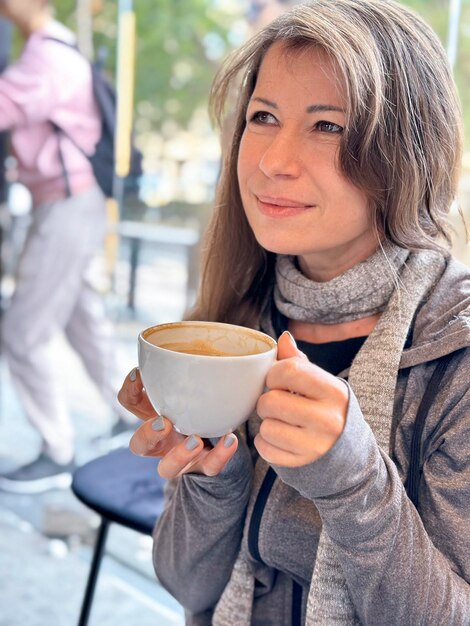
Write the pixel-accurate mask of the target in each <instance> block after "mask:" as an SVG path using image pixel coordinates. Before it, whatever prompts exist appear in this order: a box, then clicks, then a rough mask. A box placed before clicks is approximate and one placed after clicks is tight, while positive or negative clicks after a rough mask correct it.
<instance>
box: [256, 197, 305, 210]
mask: <svg viewBox="0 0 470 626" xmlns="http://www.w3.org/2000/svg"><path fill="white" fill-rule="evenodd" d="M256 197H257V199H258V200H259V202H261V203H262V204H266V205H271V206H273V207H279V208H286V209H310V208H311V207H312V206H313V205H312V204H306V203H305V202H298V201H297V200H292V199H291V198H282V197H272V196H256Z"/></svg>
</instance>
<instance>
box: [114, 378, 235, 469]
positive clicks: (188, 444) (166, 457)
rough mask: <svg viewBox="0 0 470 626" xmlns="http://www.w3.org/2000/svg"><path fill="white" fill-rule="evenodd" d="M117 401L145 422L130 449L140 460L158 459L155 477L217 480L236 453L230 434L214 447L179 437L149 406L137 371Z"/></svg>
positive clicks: (169, 424) (205, 441) (196, 440)
mask: <svg viewBox="0 0 470 626" xmlns="http://www.w3.org/2000/svg"><path fill="white" fill-rule="evenodd" d="M118 400H119V402H120V403H121V404H122V406H123V407H125V408H126V409H127V410H128V411H130V412H131V413H133V414H134V415H136V416H137V417H138V418H139V419H141V420H143V422H144V423H143V424H142V425H141V426H139V428H138V429H137V430H136V432H135V433H134V435H133V436H132V439H131V441H130V443H129V447H130V449H131V450H132V452H134V454H138V455H139V456H157V457H160V458H161V461H160V464H159V466H158V473H159V474H160V476H163V477H164V478H175V477H177V476H181V475H182V474H187V473H196V474H203V475H205V476H216V475H217V474H219V473H220V472H221V471H222V469H223V468H224V467H225V465H226V464H227V463H228V461H229V460H230V459H231V458H232V456H233V455H234V454H235V452H236V450H237V447H238V439H237V437H236V435H234V434H233V433H229V434H228V435H225V436H224V437H221V438H220V439H219V441H218V442H217V444H216V445H215V446H212V445H211V444H210V443H209V442H208V441H207V440H203V439H201V437H198V436H197V435H191V436H190V437H185V436H184V435H181V434H180V433H178V432H177V431H176V430H175V429H174V427H173V424H172V423H171V422H170V420H168V419H167V418H166V417H163V416H159V415H158V414H157V412H156V411H155V409H154V408H153V406H152V405H151V403H150V400H149V399H148V397H147V393H146V391H145V389H144V386H143V384H142V379H141V377H140V372H139V370H138V368H134V369H133V370H132V371H131V372H130V374H128V376H126V378H125V380H124V383H123V385H122V388H121V390H120V391H119V393H118Z"/></svg>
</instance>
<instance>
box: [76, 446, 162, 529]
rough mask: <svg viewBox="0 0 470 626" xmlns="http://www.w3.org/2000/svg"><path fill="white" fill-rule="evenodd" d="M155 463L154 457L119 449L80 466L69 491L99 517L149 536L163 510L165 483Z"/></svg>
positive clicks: (156, 461) (156, 462) (127, 449)
mask: <svg viewBox="0 0 470 626" xmlns="http://www.w3.org/2000/svg"><path fill="white" fill-rule="evenodd" d="M157 464H158V460H157V459H156V458H154V457H139V456H136V455H135V454H133V453H132V452H131V451H130V450H129V448H118V449H116V450H113V451H112V452H110V453H109V454H106V455H104V456H101V457H99V458H97V459H93V460H92V461H89V462H88V463H85V465H83V466H82V467H79V468H78V469H77V470H76V471H75V472H74V475H73V481H72V491H73V493H74V494H75V495H76V496H77V498H78V499H79V500H80V501H81V502H83V503H84V504H86V506H88V507H89V508H91V509H93V510H94V511H96V512H97V513H99V514H100V515H101V516H102V517H104V518H106V519H109V520H111V521H113V522H117V523H118V524H122V525H123V526H127V527H128V528H132V529H134V530H137V531H139V532H141V533H145V534H148V535H151V534H152V531H153V527H154V526H155V522H156V520H157V518H158V517H159V515H160V513H161V512H162V510H163V489H164V485H165V483H166V480H165V479H163V478H162V477H161V476H160V475H159V474H158V473H157Z"/></svg>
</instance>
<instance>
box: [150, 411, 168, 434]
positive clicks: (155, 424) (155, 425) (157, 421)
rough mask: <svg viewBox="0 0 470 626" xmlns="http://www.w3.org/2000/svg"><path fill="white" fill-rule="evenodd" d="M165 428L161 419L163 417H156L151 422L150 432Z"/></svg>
mask: <svg viewBox="0 0 470 626" xmlns="http://www.w3.org/2000/svg"><path fill="white" fill-rule="evenodd" d="M164 428H165V421H164V419H163V417H162V416H161V415H160V417H157V418H156V419H154V420H153V422H152V430H157V431H158V430H163V429H164Z"/></svg>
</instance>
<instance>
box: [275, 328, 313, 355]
mask: <svg viewBox="0 0 470 626" xmlns="http://www.w3.org/2000/svg"><path fill="white" fill-rule="evenodd" d="M293 356H297V357H300V358H302V359H304V360H305V359H307V357H306V355H305V354H304V353H303V352H301V351H300V350H299V348H298V347H297V344H296V343H295V339H294V337H293V336H292V335H291V334H290V332H289V331H288V330H285V331H284V332H283V333H282V335H281V336H280V337H279V339H278V342H277V360H278V361H282V360H283V359H289V358H291V357H293Z"/></svg>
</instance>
